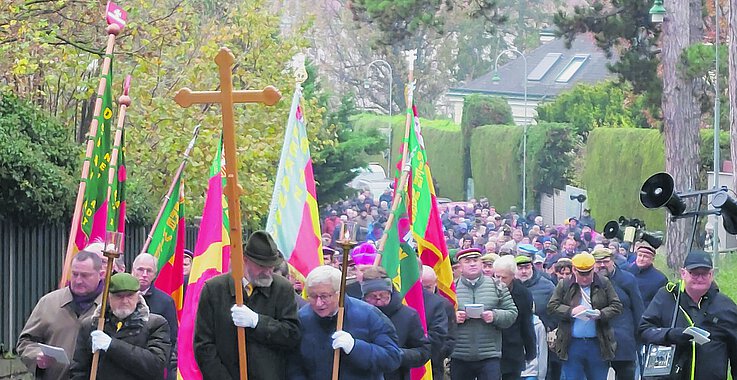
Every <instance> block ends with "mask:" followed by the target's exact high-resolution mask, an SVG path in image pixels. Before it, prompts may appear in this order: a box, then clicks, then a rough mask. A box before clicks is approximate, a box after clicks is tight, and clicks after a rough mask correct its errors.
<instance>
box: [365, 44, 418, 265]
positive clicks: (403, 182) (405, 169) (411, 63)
mask: <svg viewBox="0 0 737 380" xmlns="http://www.w3.org/2000/svg"><path fill="white" fill-rule="evenodd" d="M416 54H417V51H416V50H411V51H409V52H407V65H408V68H409V74H408V81H407V97H406V100H407V117H406V119H405V122H404V138H403V139H402V150H401V151H402V160H401V161H400V168H401V170H402V174H401V176H400V177H399V181H398V182H397V186H396V187H395V188H394V197H393V198H392V208H391V211H390V212H389V218H387V221H386V224H384V233H383V234H382V236H381V240H380V241H379V247H378V251H379V254H378V255H376V258H375V259H374V266H378V265H380V264H381V257H382V255H383V253H384V244H386V239H387V237H388V236H389V233H388V229H387V228H386V226H390V225H392V223H394V213H395V212H396V211H397V208H399V197H398V196H397V194H399V191H400V189H404V188H405V187H406V186H407V180H408V179H409V172H410V167H409V152H407V150H408V149H409V146H408V145H409V134H410V131H411V130H412V128H413V124H414V121H415V120H414V119H415V117H414V112H412V106H413V104H414V91H415V84H414V72H415V59H417V55H416Z"/></svg>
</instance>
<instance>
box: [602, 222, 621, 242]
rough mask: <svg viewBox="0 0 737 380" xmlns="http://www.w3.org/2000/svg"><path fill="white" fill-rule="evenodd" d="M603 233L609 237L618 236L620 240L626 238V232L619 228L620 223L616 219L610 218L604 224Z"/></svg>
mask: <svg viewBox="0 0 737 380" xmlns="http://www.w3.org/2000/svg"><path fill="white" fill-rule="evenodd" d="M603 235H604V237H605V238H607V239H613V238H615V237H616V238H617V239H619V240H620V241H622V239H624V232H623V231H622V230H621V229H620V228H619V223H617V221H616V220H610V221H608V222H607V224H605V225H604V231H603Z"/></svg>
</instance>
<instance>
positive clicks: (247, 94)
mask: <svg viewBox="0 0 737 380" xmlns="http://www.w3.org/2000/svg"><path fill="white" fill-rule="evenodd" d="M234 61H235V57H233V54H232V53H231V52H230V49H228V48H225V47H221V48H220V51H218V54H217V56H215V63H216V64H217V66H218V73H219V74H220V91H192V90H190V89H188V88H182V89H181V90H179V91H178V92H177V93H176V95H175V96H174V101H175V102H177V104H179V105H180V106H182V107H189V106H191V105H192V104H205V103H220V104H221V108H222V113H223V148H224V149H225V174H226V181H225V191H224V193H225V196H226V198H227V200H228V218H229V220H230V230H229V231H228V232H229V233H228V235H229V236H230V269H231V271H230V274H231V276H232V279H233V283H234V285H235V286H234V287H235V303H236V305H238V306H241V305H243V286H241V285H240V284H241V281H242V279H243V236H242V233H243V232H242V227H241V203H240V195H241V193H242V188H241V187H240V185H238V156H237V152H236V144H235V126H234V124H235V123H234V120H233V104H234V103H263V104H265V105H267V106H273V105H274V104H276V103H277V102H278V101H279V99H281V94H280V93H279V90H277V89H276V88H275V87H273V86H267V87H266V88H264V89H263V90H238V91H233V79H232V75H233V73H232V67H233V63H234ZM237 333H238V364H239V371H240V379H241V380H247V379H248V367H247V366H248V362H247V358H246V329H244V328H243V327H238V328H237Z"/></svg>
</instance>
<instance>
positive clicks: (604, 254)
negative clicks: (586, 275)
mask: <svg viewBox="0 0 737 380" xmlns="http://www.w3.org/2000/svg"><path fill="white" fill-rule="evenodd" d="M592 255H593V256H594V259H596V272H597V274H598V275H600V276H603V277H606V278H608V279H609V281H611V282H612V285H614V290H616V291H617V296H618V297H619V300H620V301H621V302H622V314H620V315H618V316H617V317H615V318H614V320H613V321H612V323H611V324H612V326H613V328H614V337H615V338H616V340H617V350H616V351H615V352H614V359H613V360H612V363H611V366H612V368H613V369H614V372H615V373H616V374H617V380H634V379H635V363H636V362H637V349H638V343H637V327H638V326H639V325H640V318H642V312H643V311H644V310H645V309H644V306H643V303H642V297H641V296H640V289H639V288H638V287H637V281H636V280H635V276H633V275H632V273H629V272H627V271H624V270H621V269H619V268H618V267H617V265H616V264H615V263H614V259H613V258H612V251H610V250H609V249H608V248H597V249H595V250H594V252H593V253H592Z"/></svg>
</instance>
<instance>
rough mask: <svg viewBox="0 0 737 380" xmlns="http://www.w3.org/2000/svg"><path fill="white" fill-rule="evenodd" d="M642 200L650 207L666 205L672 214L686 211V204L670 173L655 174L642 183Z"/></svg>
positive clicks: (675, 214) (677, 214)
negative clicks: (679, 194)
mask: <svg viewBox="0 0 737 380" xmlns="http://www.w3.org/2000/svg"><path fill="white" fill-rule="evenodd" d="M640 202H641V203H642V205H643V206H645V208H650V209H652V208H660V207H663V206H665V207H666V208H667V209H668V210H669V211H670V213H671V215H672V216H679V215H681V214H683V212H684V211H686V204H685V203H684V202H683V200H682V199H681V197H679V196H678V193H676V191H675V182H674V181H673V177H671V176H670V174H668V173H657V174H653V175H652V176H650V178H648V179H647V180H646V181H645V183H643V184H642V188H641V189H640Z"/></svg>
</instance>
